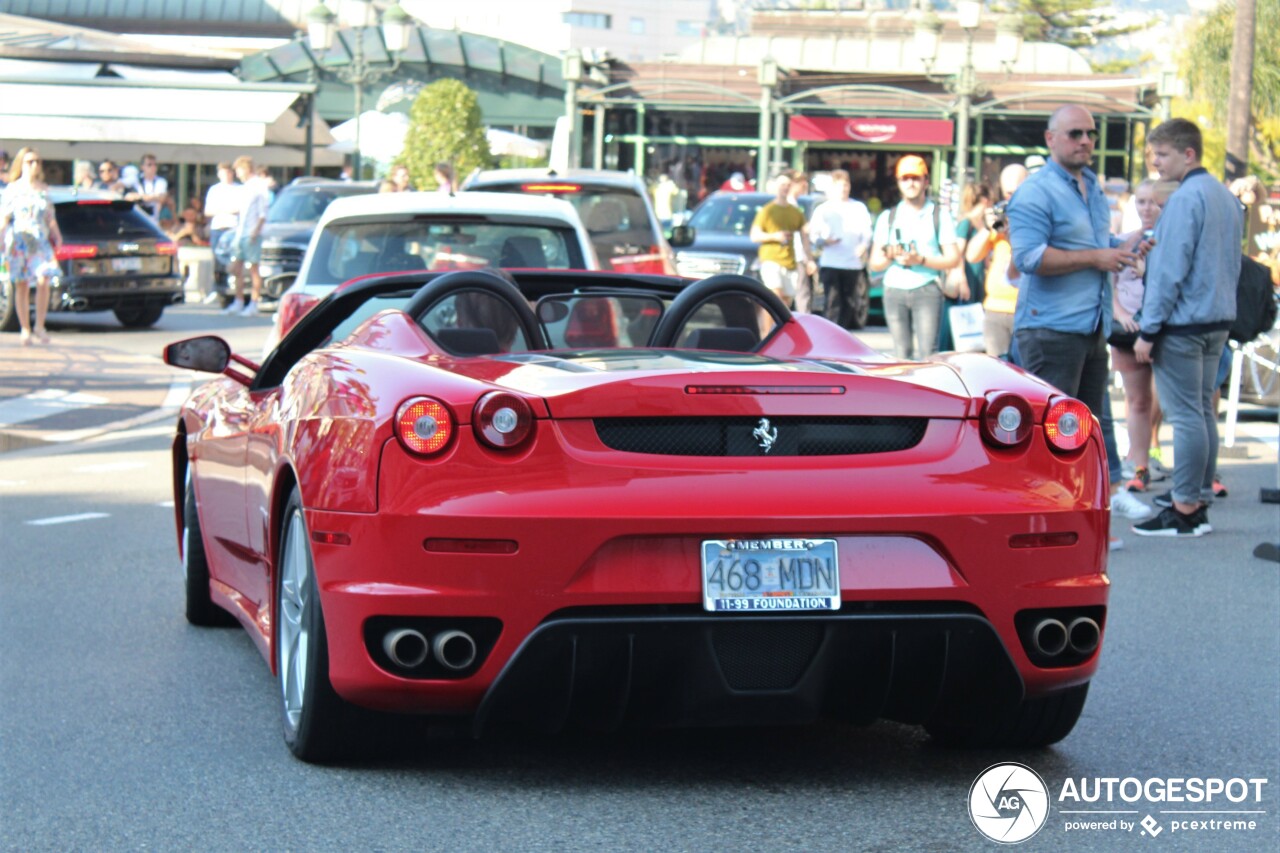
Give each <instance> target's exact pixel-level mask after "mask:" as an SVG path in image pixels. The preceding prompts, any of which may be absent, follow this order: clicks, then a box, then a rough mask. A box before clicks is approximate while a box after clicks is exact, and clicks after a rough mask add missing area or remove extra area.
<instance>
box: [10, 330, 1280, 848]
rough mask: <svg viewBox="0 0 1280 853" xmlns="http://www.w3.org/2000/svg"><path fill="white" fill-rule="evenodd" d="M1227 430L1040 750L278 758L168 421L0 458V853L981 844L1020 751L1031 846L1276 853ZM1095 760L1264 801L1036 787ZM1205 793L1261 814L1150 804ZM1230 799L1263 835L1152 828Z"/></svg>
mask: <svg viewBox="0 0 1280 853" xmlns="http://www.w3.org/2000/svg"><path fill="white" fill-rule="evenodd" d="M50 327H51V330H52V332H53V334H54V335H55V338H56V339H58V341H59V344H58V345H60V346H67V347H75V346H110V347H115V348H121V349H127V350H131V351H136V352H139V353H152V354H154V353H156V352H157V351H158V348H159V345H160V344H162V343H164V342H167V341H168V340H172V339H174V338H178V337H185V336H188V335H190V334H196V333H198V332H199V331H201V330H203V329H219V330H221V332H222V333H225V334H227V336H228V337H230V338H232V339H233V341H234V342H235V343H236V345H237V346H239V347H241V348H242V349H244V350H245V351H246V352H252V351H253V349H252V348H253V347H254V346H256V341H260V340H261V335H262V334H263V333H264V332H265V327H266V321H265V319H264V320H257V319H255V320H249V321H243V320H236V319H224V318H221V317H219V316H216V315H215V314H214V313H213V312H212V311H211V310H209V309H203V308H199V307H197V306H183V307H181V308H179V309H177V310H174V311H172V312H170V313H168V314H166V316H165V318H164V319H162V321H161V323H160V328H158V329H156V330H151V331H146V332H136V331H130V332H125V331H122V330H120V329H118V327H115V326H114V324H113V323H111V322H110V321H109V320H108V319H106V318H103V320H102V322H101V323H98V322H96V321H95V320H91V319H75V320H73V321H70V322H68V321H62V320H60V321H54V322H51V323H50ZM876 335H881V336H883V330H882V329H881V330H875V331H873V334H872V335H870V336H869V338H871V339H872V340H873V341H875V342H878V339H877V338H876ZM255 336H257V337H256V338H255ZM885 337H887V336H885ZM1246 426H1247V428H1248V432H1249V434H1250V435H1257V436H1261V437H1262V439H1263V440H1257V439H1252V438H1249V439H1246V440H1245V441H1244V442H1243V444H1244V445H1245V446H1246V447H1248V448H1249V451H1250V453H1251V454H1252V455H1251V457H1249V458H1230V459H1225V460H1224V461H1223V466H1222V469H1223V474H1224V477H1225V478H1226V480H1227V482H1228V484H1229V486H1230V487H1231V490H1232V491H1231V496H1230V497H1229V498H1227V499H1226V500H1225V501H1223V502H1222V503H1221V505H1220V506H1216V507H1215V508H1214V510H1213V512H1212V515H1211V517H1212V521H1213V524H1214V528H1215V532H1214V533H1213V534H1211V535H1209V536H1206V537H1204V538H1202V539H1200V540H1196V541H1192V542H1175V541H1171V540H1164V539H1158V540H1153V539H1141V540H1140V539H1138V537H1135V536H1132V535H1130V536H1127V537H1126V539H1127V543H1126V545H1127V547H1126V549H1125V550H1123V551H1120V552H1118V553H1116V554H1114V555H1113V558H1112V562H1111V574H1112V580H1113V591H1112V598H1111V608H1110V612H1109V615H1108V630H1107V636H1106V641H1105V649H1104V653H1103V660H1102V666H1101V670H1100V672H1099V675H1098V677H1097V678H1096V679H1095V681H1094V684H1093V687H1092V690H1091V693H1090V697H1089V703H1088V705H1087V706H1086V708H1085V712H1084V716H1083V718H1082V719H1081V721H1080V723H1079V725H1078V726H1077V728H1076V730H1075V732H1074V733H1073V734H1072V735H1071V736H1070V737H1068V738H1067V739H1066V740H1065V741H1064V742H1062V743H1061V744H1059V745H1058V746H1056V747H1054V748H1052V749H1048V750H1039V751H1008V750H1005V751H978V752H963V751H960V752H957V751H949V750H944V749H940V748H937V747H934V746H933V745H931V744H930V743H929V742H928V740H927V738H925V736H924V735H923V734H922V733H921V732H919V731H917V730H915V729H912V728H909V727H903V726H898V725H894V724H877V725H875V726H872V727H870V728H865V729H858V728H848V727H843V726H837V725H831V724H826V725H819V726H814V727H808V728H796V729H768V730H754V729H753V730H712V731H693V732H688V731H686V732H675V733H670V732H660V733H641V734H628V735H608V736H603V735H588V734H571V735H566V736H563V737H556V738H546V737H536V738H526V737H519V736H512V735H504V736H501V737H498V738H495V739H492V740H485V741H480V742H476V741H472V740H469V739H466V738H464V737H460V736H458V735H456V734H455V733H451V732H447V731H435V730H427V729H424V728H422V727H421V726H417V725H413V724H412V723H401V724H399V725H396V726H389V727H388V728H387V732H386V735H385V737H384V738H383V739H382V742H381V743H380V745H379V746H378V748H377V749H375V750H374V752H373V754H372V755H371V756H370V757H369V758H368V759H367V760H366V761H364V762H361V763H358V764H355V765H348V766H344V767H336V768H322V767H313V766H308V765H305V764H302V763H300V762H298V761H296V760H294V759H293V758H292V757H290V755H289V753H288V751H287V750H286V749H285V747H284V745H283V744H282V743H281V741H280V735H279V725H278V719H277V715H278V709H277V704H278V703H277V697H276V686H275V682H274V680H273V679H272V677H271V675H270V673H269V671H268V668H267V665H266V664H265V662H264V661H263V660H262V658H261V657H260V656H259V654H258V652H257V650H256V649H255V648H254V647H253V645H252V644H251V643H250V641H249V639H248V638H247V636H245V634H244V633H243V632H242V631H240V630H239V629H198V628H193V627H191V626H189V625H188V624H187V623H186V622H185V620H184V619H183V616H182V596H181V589H180V575H179V566H178V558H177V551H176V547H175V541H174V516H173V509H172V506H170V505H169V503H170V501H171V499H172V498H171V494H170V492H169V486H168V477H169V453H168V444H169V439H168V432H169V427H168V425H166V424H159V425H144V426H140V427H135V428H133V429H131V430H130V431H127V432H124V433H120V434H114V435H107V436H101V437H98V438H96V439H94V440H92V441H85V442H78V443H71V444H66V445H61V446H56V447H36V448H30V449H25V450H17V451H13V452H10V453H6V454H2V455H0V649H2V650H3V653H2V654H0V847H3V848H4V849H7V850H22V851H36V850H56V851H63V850H94V851H98V850H138V849H144V848H145V849H157V850H182V849H188V850H190V849H199V850H228V851H231V850H236V851H239V850H301V851H308V850H366V849H367V850H441V851H446V850H447V851H454V850H484V851H488V850H552V849H554V850H610V851H611V850H636V851H652V850H664V851H683V850H689V851H704V850H763V851H772V850H803V851H811V850H822V851H827V850H830V851H904V850H931V851H936V850H987V849H993V848H994V847H996V846H997V845H995V844H994V843H993V842H990V841H987V840H985V839H984V838H983V837H982V836H980V835H979V834H978V832H977V831H976V830H975V828H974V826H973V825H972V823H971V821H970V819H969V815H968V809H967V801H968V794H969V788H970V786H971V785H972V784H973V782H974V779H975V777H977V776H978V774H979V773H981V772H982V771H983V770H984V769H985V768H987V767H988V766H990V765H992V764H995V763H998V762H1005V761H1017V762H1021V763H1023V764H1026V765H1028V766H1030V767H1031V768H1033V769H1034V770H1036V771H1037V772H1038V773H1039V774H1040V775H1041V776H1042V777H1043V778H1044V780H1045V782H1046V783H1047V785H1048V788H1049V791H1050V796H1051V799H1052V800H1053V809H1052V812H1051V814H1050V817H1049V819H1048V822H1047V824H1046V825H1045V827H1044V829H1043V830H1041V831H1040V833H1039V834H1038V835H1036V836H1035V837H1034V838H1032V839H1031V840H1029V841H1027V842H1025V844H1024V845H1022V847H1023V849H1027V850H1112V849H1115V850H1130V849H1132V850H1138V849H1142V850H1156V849H1163V850H1205V851H1226V850H1244V851H1258V850H1271V849H1275V848H1276V845H1277V843H1278V841H1280V815H1278V814H1277V812H1278V807H1277V796H1278V794H1277V791H1278V790H1280V667H1278V666H1277V662H1278V661H1280V566H1278V565H1277V564H1275V563H1272V562H1266V561H1264V560H1261V559H1257V558H1254V557H1253V556H1252V555H1251V553H1252V549H1253V547H1254V546H1255V545H1256V544H1257V543H1259V542H1261V541H1263V540H1265V539H1270V540H1272V541H1274V540H1276V539H1280V521H1278V517H1277V513H1276V508H1275V506H1271V505H1264V504H1261V503H1260V502H1259V501H1258V493H1259V488H1260V487H1261V486H1274V485H1275V484H1276V477H1277V473H1276V449H1275V443H1274V439H1275V433H1274V427H1268V425H1267V424H1265V423H1259V422H1253V423H1250V424H1247V425H1246ZM1267 439H1269V441H1268V440H1267ZM77 516H78V517H79V518H74V519H73V520H68V517H77ZM51 519H52V520H53V521H52V522H51V521H50V520H51ZM34 522H44V523H34ZM1113 524H1114V529H1115V530H1116V531H1117V532H1119V531H1121V530H1123V529H1124V528H1125V525H1124V523H1123V522H1122V521H1121V520H1116V521H1115V522H1114V523H1113ZM1095 777H1103V778H1106V777H1116V778H1121V779H1123V778H1126V777H1134V778H1137V779H1139V780H1143V781H1145V780H1147V779H1149V778H1152V777H1156V778H1169V777H1177V778H1188V777H1204V778H1212V777H1221V778H1224V779H1229V778H1233V777H1238V778H1242V779H1250V778H1265V779H1267V780H1268V782H1267V784H1265V785H1263V786H1261V790H1262V800H1261V802H1260V803H1254V802H1252V801H1250V802H1247V803H1232V802H1230V801H1227V800H1225V799H1224V798H1222V797H1219V798H1218V799H1217V800H1215V801H1214V802H1213V803H1212V804H1211V805H1205V804H1180V805H1174V804H1169V803H1159V802H1150V801H1146V800H1142V801H1139V802H1136V803H1126V802H1123V801H1121V800H1117V801H1116V802H1115V803H1113V804H1111V805H1106V804H1091V803H1081V804H1074V805H1073V804H1071V803H1069V802H1062V801H1060V800H1059V799H1058V795H1059V793H1060V791H1061V789H1062V787H1063V785H1064V783H1065V782H1066V781H1067V780H1068V779H1074V780H1077V782H1078V781H1079V780H1081V779H1086V780H1089V782H1090V783H1092V780H1093V779H1094V778H1095ZM1073 808H1074V809H1109V810H1119V811H1124V812H1126V813H1125V814H1120V815H1093V816H1083V817H1087V818H1089V819H1092V820H1107V821H1109V820H1113V819H1123V820H1126V821H1129V822H1133V821H1140V820H1141V819H1142V818H1143V817H1144V816H1146V815H1152V816H1153V818H1154V819H1156V820H1157V821H1158V823H1159V825H1160V834H1159V835H1158V836H1156V837H1154V838H1153V837H1151V836H1149V835H1142V834H1140V833H1141V831H1142V830H1141V827H1136V828H1134V829H1133V830H1132V831H1128V832H1124V831H1121V830H1118V829H1117V830H1109V829H1094V830H1080V831H1067V830H1066V829H1065V825H1066V823H1067V822H1068V821H1070V820H1078V819H1081V817H1082V816H1080V815H1074V814H1064V813H1063V812H1064V811H1066V810H1072V809H1073ZM1204 809H1214V810H1231V811H1241V810H1247V811H1251V812H1260V813H1255V814H1249V815H1238V814H1237V815H1222V814H1217V815H1173V814H1168V813H1167V812H1169V811H1174V810H1178V811H1182V810H1204ZM1224 817H1226V818H1238V819H1252V820H1254V821H1255V822H1256V825H1257V828H1256V829H1254V830H1241V831H1230V832H1227V831H1222V830H1194V831H1185V832H1184V831H1175V830H1174V828H1173V827H1172V825H1171V821H1173V820H1175V819H1188V820H1189V819H1196V820H1206V819H1222V818H1224Z"/></svg>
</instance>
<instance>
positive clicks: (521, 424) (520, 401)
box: [471, 391, 534, 450]
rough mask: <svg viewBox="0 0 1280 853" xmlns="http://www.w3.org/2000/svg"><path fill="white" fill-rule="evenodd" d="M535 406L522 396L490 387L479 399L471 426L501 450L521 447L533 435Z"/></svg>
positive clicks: (483, 438) (484, 439)
mask: <svg viewBox="0 0 1280 853" xmlns="http://www.w3.org/2000/svg"><path fill="white" fill-rule="evenodd" d="M533 422H534V421H533V408H532V407H531V406H530V405H529V403H528V402H527V401H526V400H525V399H524V398H522V397H517V396H516V395H515V394H508V393H507V392H506V391H490V392H489V393H488V394H485V395H484V396H483V397H481V398H480V399H479V400H477V401H476V408H475V411H474V412H473V413H472V415H471V428H472V429H473V430H474V431H475V434H476V438H478V439H480V441H481V442H482V443H483V444H487V445H488V446H489V447H492V448H495V449H497V450H510V449H511V448H513V447H519V446H520V445H521V444H523V443H524V442H525V441H527V440H528V439H529V437H530V436H531V435H533Z"/></svg>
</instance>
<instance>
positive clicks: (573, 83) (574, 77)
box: [560, 48, 643, 169]
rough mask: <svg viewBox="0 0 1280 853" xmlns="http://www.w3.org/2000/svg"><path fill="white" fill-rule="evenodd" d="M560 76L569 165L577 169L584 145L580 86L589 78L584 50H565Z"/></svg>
mask: <svg viewBox="0 0 1280 853" xmlns="http://www.w3.org/2000/svg"><path fill="white" fill-rule="evenodd" d="M560 76H561V77H563V78H564V114H565V117H566V118H567V119H568V121H569V146H568V147H569V152H568V153H569V160H568V167H569V168H570V169H576V168H577V167H578V164H579V162H580V160H581V157H580V153H581V152H580V149H581V147H582V116H580V115H578V86H579V85H580V84H581V83H582V82H583V81H585V80H586V79H587V75H586V66H585V64H584V63H583V61H582V51H580V50H578V49H577V48H571V49H570V50H568V51H566V52H565V54H564V61H563V62H562V63H561V66H560ZM642 130H643V128H642Z"/></svg>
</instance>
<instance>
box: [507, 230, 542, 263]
mask: <svg viewBox="0 0 1280 853" xmlns="http://www.w3.org/2000/svg"><path fill="white" fill-rule="evenodd" d="M498 266H500V267H516V268H517V269H520V268H525V269H546V266H547V254H546V252H544V251H543V250H542V241H541V240H539V239H538V238H537V237H528V236H523V237H508V238H507V239H506V240H504V241H502V258H501V259H500V260H499V261H498Z"/></svg>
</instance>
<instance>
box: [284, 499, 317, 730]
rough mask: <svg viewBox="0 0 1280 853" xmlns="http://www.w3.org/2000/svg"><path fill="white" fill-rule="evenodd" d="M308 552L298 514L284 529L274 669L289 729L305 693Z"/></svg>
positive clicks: (295, 721)
mask: <svg viewBox="0 0 1280 853" xmlns="http://www.w3.org/2000/svg"><path fill="white" fill-rule="evenodd" d="M312 590H313V587H312V584H311V550H310V549H309V548H308V547H307V530H306V525H305V523H304V522H303V519H302V512H301V510H295V511H294V512H293V514H292V515H290V516H289V522H288V524H287V525H286V527H285V546H284V559H283V560H282V561H281V566H280V607H279V613H278V614H277V618H278V619H279V636H278V637H277V642H278V645H279V652H278V665H279V672H280V689H281V692H282V694H283V698H284V715H285V720H286V723H287V724H288V726H289V727H290V729H293V730H295V731H296V730H297V728H298V726H299V724H300V723H301V721H302V713H303V705H304V702H305V699H306V690H307V661H308V659H309V654H310V643H311V631H310V626H309V625H308V619H309V616H310V608H311V607H312V601H311V595H312Z"/></svg>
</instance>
